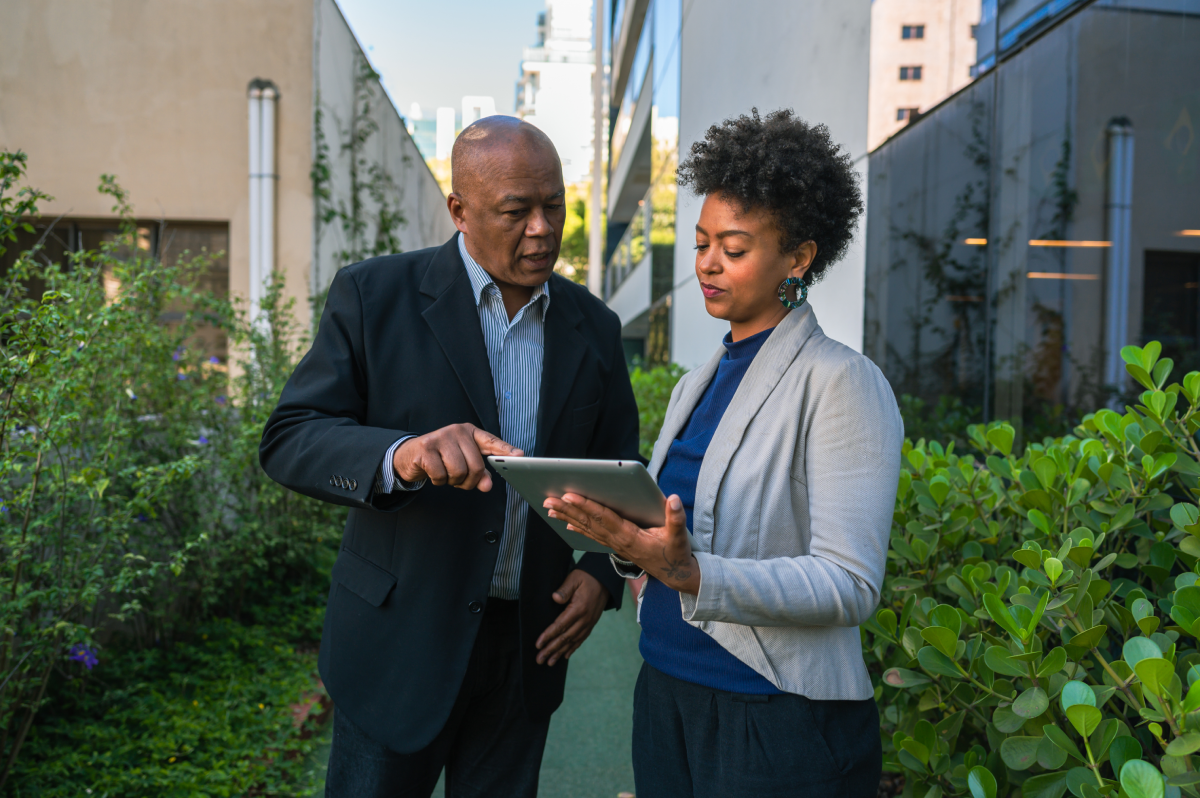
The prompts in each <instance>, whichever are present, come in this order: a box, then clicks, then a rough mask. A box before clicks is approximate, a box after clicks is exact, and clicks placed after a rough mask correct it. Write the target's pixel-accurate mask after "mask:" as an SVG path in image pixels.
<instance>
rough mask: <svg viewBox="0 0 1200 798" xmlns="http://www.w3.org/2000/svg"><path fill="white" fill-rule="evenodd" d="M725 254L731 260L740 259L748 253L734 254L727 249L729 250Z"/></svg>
mask: <svg viewBox="0 0 1200 798" xmlns="http://www.w3.org/2000/svg"><path fill="white" fill-rule="evenodd" d="M725 254H726V255H727V256H729V257H731V258H740V257H742V256H743V255H745V254H746V253H745V252H744V251H743V252H732V251H730V250H728V249H727V250H725Z"/></svg>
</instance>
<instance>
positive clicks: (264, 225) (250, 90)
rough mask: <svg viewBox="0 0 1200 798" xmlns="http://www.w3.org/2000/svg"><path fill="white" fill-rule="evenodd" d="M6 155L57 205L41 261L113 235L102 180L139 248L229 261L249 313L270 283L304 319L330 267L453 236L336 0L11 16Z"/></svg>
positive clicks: (114, 2) (90, 2) (26, 5)
mask: <svg viewBox="0 0 1200 798" xmlns="http://www.w3.org/2000/svg"><path fill="white" fill-rule="evenodd" d="M0 147H4V148H6V149H10V150H17V149H20V150H24V151H25V152H26V153H28V155H29V173H28V178H29V182H30V183H31V184H32V185H35V186H37V187H38V188H40V189H42V190H44V191H46V192H47V193H49V194H51V195H52V196H53V197H54V200H53V201H51V202H48V203H46V204H45V205H44V206H43V207H42V213H43V214H44V216H43V219H42V220H40V221H39V224H40V225H46V224H49V220H55V219H57V220H58V221H57V224H56V226H55V229H54V231H53V233H52V234H51V236H50V237H49V238H48V239H47V240H48V242H49V245H50V247H51V251H53V248H54V247H57V248H58V250H59V251H62V250H74V249H78V248H80V247H87V248H91V247H94V246H97V245H98V243H99V242H100V241H102V240H104V239H105V237H107V236H111V235H112V234H113V230H114V227H115V224H114V219H113V212H112V208H111V205H112V202H111V199H110V198H108V197H105V196H101V195H100V194H99V193H97V191H96V186H97V184H98V182H99V178H100V175H101V174H102V173H110V174H114V175H116V177H117V179H118V181H119V182H120V184H121V185H122V186H124V187H125V188H126V189H127V190H128V191H129V193H130V197H131V199H132V202H133V204H134V206H135V211H136V213H137V215H138V218H139V225H140V227H141V229H142V231H143V233H144V235H143V237H142V238H143V241H144V246H145V247H146V248H148V249H151V250H153V251H155V252H157V253H158V254H159V255H160V256H162V257H164V258H173V257H176V256H177V255H178V254H179V253H181V252H182V251H183V250H184V249H190V250H192V251H193V252H196V251H199V250H200V249H201V248H202V247H203V248H207V249H208V250H209V251H210V252H223V253H225V254H224V256H223V257H222V258H221V259H220V260H219V261H218V262H217V264H216V271H215V272H214V275H213V277H214V280H215V282H216V284H217V285H218V287H222V288H225V289H227V290H228V291H229V292H231V293H232V294H234V295H237V296H240V297H243V298H245V299H247V300H249V301H250V302H252V303H253V302H256V301H257V300H258V298H259V297H260V296H261V295H262V291H263V286H264V285H265V283H266V282H267V281H268V280H269V279H270V278H271V274H272V272H275V271H278V272H280V273H282V274H283V276H284V279H285V281H286V282H285V292H286V294H287V295H289V296H292V297H294V298H296V299H297V300H299V301H298V302H297V310H298V312H299V314H300V315H301V316H302V317H303V318H304V319H306V318H307V316H308V313H309V302H308V300H309V298H310V297H314V296H319V295H320V294H321V293H322V292H323V291H324V289H325V288H326V287H327V286H328V285H329V283H330V281H332V279H333V275H334V273H335V272H336V270H337V269H338V268H340V267H341V266H344V265H346V264H347V263H350V262H352V261H354V260H358V259H361V258H363V257H367V256H370V255H372V254H376V253H382V252H390V251H397V250H412V249H417V248H421V247H426V246H430V245H434V244H440V243H442V242H444V241H445V240H446V239H448V238H449V237H450V235H451V234H452V233H453V231H454V227H453V224H452V223H451V222H450V219H449V218H448V215H447V214H446V212H445V209H444V198H443V195H442V192H441V190H440V189H439V188H438V184H437V182H436V181H435V180H434V178H433V175H432V174H431V173H430V172H429V169H428V168H427V167H426V165H425V162H424V160H423V159H422V158H421V156H420V153H419V152H418V150H417V147H416V146H415V145H414V144H413V141H412V138H411V136H410V134H409V133H408V131H407V130H406V129H405V124H404V120H403V119H402V118H401V117H400V115H399V114H398V113H397V112H396V109H395V108H394V107H393V106H392V104H391V102H390V100H389V99H388V97H387V95H386V94H385V93H384V91H383V89H382V87H381V86H380V84H379V81H378V79H377V78H376V76H375V74H374V72H373V70H372V69H371V67H370V65H369V63H368V61H367V59H366V56H365V54H364V53H363V51H362V49H361V48H360V47H359V44H358V42H357V41H356V40H355V38H354V35H353V34H352V33H351V31H350V28H349V26H348V25H347V24H346V20H345V19H344V18H343V16H342V14H341V12H340V11H339V9H338V7H337V4H336V3H335V2H334V0H260V1H259V2H255V3H251V4H247V3H241V2H235V0H209V2H205V3H194V2H188V0H158V2H155V3H143V2H135V1H134V0H57V1H56V2H50V1H49V0H32V1H31V2H22V3H6V4H5V10H4V25H3V26H0ZM43 230H44V228H43ZM40 232H41V231H39V235H40Z"/></svg>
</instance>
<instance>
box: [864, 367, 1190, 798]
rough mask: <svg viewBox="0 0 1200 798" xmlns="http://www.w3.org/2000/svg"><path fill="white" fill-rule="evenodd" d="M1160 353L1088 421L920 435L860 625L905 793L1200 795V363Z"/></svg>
mask: <svg viewBox="0 0 1200 798" xmlns="http://www.w3.org/2000/svg"><path fill="white" fill-rule="evenodd" d="M1160 352H1161V347H1160V346H1159V344H1158V343H1151V344H1148V345H1147V346H1146V347H1145V348H1144V349H1141V348H1138V347H1126V348H1125V349H1124V350H1122V353H1121V354H1122V356H1123V357H1124V358H1125V360H1126V362H1127V363H1128V366H1127V368H1128V370H1129V372H1130V374H1131V375H1132V376H1133V377H1134V379H1136V380H1137V382H1138V383H1140V384H1141V385H1142V386H1143V387H1144V388H1145V389H1146V390H1145V392H1144V393H1142V394H1141V396H1140V403H1139V404H1138V405H1137V406H1136V407H1127V408H1126V409H1125V410H1126V412H1125V413H1124V414H1121V413H1117V412H1114V411H1112V410H1107V409H1105V410H1099V411H1097V412H1096V413H1094V414H1089V415H1087V416H1085V417H1084V419H1083V422H1082V423H1081V424H1080V425H1079V426H1078V427H1077V428H1076V429H1075V430H1074V434H1071V435H1066V436H1063V437H1061V438H1054V439H1049V438H1048V439H1046V440H1044V441H1043V442H1042V443H1030V444H1029V445H1027V446H1025V447H1024V450H1023V451H1017V450H1015V449H1014V437H1015V431H1014V429H1013V427H1011V426H1010V425H1008V424H1005V423H992V424H989V425H986V426H972V427H969V428H968V439H969V441H970V445H971V447H972V448H973V449H974V452H973V453H965V452H962V453H960V452H958V451H956V448H957V447H955V446H953V445H950V446H946V447H943V446H942V445H941V444H939V443H937V442H934V441H925V440H923V439H922V440H918V441H917V443H916V444H915V445H914V444H912V443H911V442H906V444H905V446H904V458H903V459H904V465H903V470H902V473H901V478H900V487H899V495H898V496H897V500H896V509H895V517H894V525H893V528H892V541H891V543H892V545H891V551H890V552H889V554H888V570H887V578H886V581H885V585H884V591H883V599H882V604H881V607H880V609H879V610H878V611H877V613H876V615H875V617H874V619H873V620H871V621H870V622H868V623H867V624H865V625H864V627H863V630H862V635H863V645H864V655H865V656H866V658H867V661H868V665H869V667H870V668H871V670H872V672H873V676H874V678H875V680H876V684H877V687H876V697H877V699H878V700H879V703H880V707H881V710H882V725H883V728H882V732H883V735H884V739H885V752H886V756H885V767H887V768H888V769H889V770H893V771H902V772H903V773H904V774H905V776H906V788H905V794H906V795H912V796H917V797H918V798H919V797H920V796H925V798H938V796H942V795H966V794H970V795H972V796H975V798H983V797H984V796H988V797H989V798H991V797H992V796H997V795H1010V794H1016V793H1018V792H1019V794H1021V795H1024V796H1039V798H1040V797H1041V796H1062V795H1064V794H1066V792H1067V791H1070V792H1071V794H1073V795H1076V796H1088V797H1089V798H1094V797H1095V796H1099V795H1121V796H1128V798H1146V797H1147V796H1164V795H1178V794H1180V791H1182V792H1183V793H1186V794H1188V795H1196V794H1197V792H1196V785H1197V784H1198V783H1200V773H1197V764H1198V763H1197V761H1196V758H1195V757H1193V756H1192V754H1193V753H1194V752H1197V751H1200V687H1193V685H1194V683H1195V682H1196V681H1197V679H1198V678H1200V651H1198V650H1197V636H1200V584H1197V573H1200V567H1198V565H1197V563H1198V559H1197V558H1200V509H1198V508H1197V506H1196V497H1197V496H1198V495H1200V479H1198V478H1200V463H1198V462H1197V459H1198V458H1200V449H1198V448H1197V438H1196V432H1197V429H1200V373H1196V372H1193V373H1190V374H1188V375H1187V376H1186V377H1184V378H1183V380H1182V382H1181V383H1174V384H1170V385H1168V378H1169V376H1170V373H1171V370H1172V363H1171V361H1170V360H1166V359H1161V360H1160V359H1159V354H1160ZM1164 779H1165V783H1164ZM1018 788H1019V789H1018Z"/></svg>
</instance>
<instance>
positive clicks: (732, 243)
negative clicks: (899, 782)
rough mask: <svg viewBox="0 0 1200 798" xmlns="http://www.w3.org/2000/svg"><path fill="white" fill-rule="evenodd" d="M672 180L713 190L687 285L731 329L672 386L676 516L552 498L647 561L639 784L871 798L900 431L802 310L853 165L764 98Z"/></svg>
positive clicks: (585, 528) (840, 229) (698, 147)
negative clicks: (878, 633)
mask: <svg viewBox="0 0 1200 798" xmlns="http://www.w3.org/2000/svg"><path fill="white" fill-rule="evenodd" d="M679 183H680V185H681V186H686V187H688V188H690V189H691V190H692V191H694V192H695V193H696V194H697V195H698V196H701V197H703V198H704V204H703V208H702V210H701V212H700V221H699V223H698V224H697V225H696V279H697V281H698V282H699V284H700V290H701V291H702V293H703V294H704V305H705V309H706V310H707V311H708V312H709V314H710V315H712V316H714V317H716V318H718V319H723V320H725V321H728V322H729V333H728V334H727V335H726V336H725V338H724V340H723V341H721V342H720V345H719V346H718V348H717V351H716V352H715V353H714V354H713V356H712V357H711V358H710V359H709V361H708V363H707V364H705V365H704V366H702V367H700V368H698V369H695V370H694V371H691V372H689V373H688V374H687V375H685V376H684V377H683V379H682V380H680V382H679V384H678V386H676V388H675V391H674V393H673V394H672V395H671V403H670V405H669V407H668V409H667V414H666V419H665V421H664V424H663V428H662V432H661V434H660V436H659V438H658V442H657V443H656V444H655V447H654V456H653V458H652V460H651V462H650V467H649V470H650V473H651V474H652V475H654V477H655V478H656V479H657V480H658V484H659V487H661V488H662V490H663V494H664V495H666V496H668V497H669V498H668V499H667V507H666V525H665V526H664V527H661V528H652V529H642V528H639V527H638V526H637V525H636V524H634V523H632V522H630V521H627V520H625V519H623V518H621V517H619V516H618V515H616V514H615V513H613V512H612V511H611V510H609V509H607V508H605V507H602V506H599V505H597V504H596V503H594V502H591V501H589V500H587V499H585V498H584V497H581V496H577V495H573V494H568V495H566V496H564V497H563V498H562V499H550V500H547V503H546V506H547V507H548V508H550V510H551V511H552V514H553V515H555V516H556V517H559V518H563V519H565V520H566V521H567V522H568V523H569V525H570V526H571V528H573V529H575V530H577V531H579V532H582V533H583V534H585V535H588V536H589V537H591V538H593V539H595V540H596V541H598V542H600V543H603V544H605V545H606V546H609V547H610V548H611V549H612V550H613V551H614V552H615V553H614V554H613V555H612V559H613V564H614V566H615V567H616V568H617V570H618V571H619V572H621V573H622V574H623V575H625V576H628V577H637V576H640V575H641V574H642V573H646V574H649V579H648V581H647V583H646V586H645V588H644V589H643V590H642V594H641V597H640V600H639V607H638V614H639V621H640V622H641V625H642V637H641V652H642V656H643V658H644V660H645V663H644V665H643V666H642V671H641V674H640V675H639V677H638V683H637V688H636V691H635V694H634V731H633V764H634V772H635V776H636V784H637V794H638V795H644V796H647V798H670V797H672V796H697V797H701V796H703V797H707V796H713V798H716V796H722V798H726V797H728V796H754V798H768V797H769V796H822V797H825V796H839V797H841V798H846V797H847V796H850V797H855V796H864V797H865V796H874V795H875V794H876V791H877V789H878V785H879V776H880V768H881V763H882V755H881V749H880V739H879V714H878V710H877V708H876V706H875V701H874V693H873V690H872V686H871V681H870V678H869V677H868V676H867V669H866V665H865V663H864V662H863V657H862V647H861V644H860V640H859V631H858V625H859V624H860V623H862V622H864V621H866V620H867V619H868V618H870V617H871V615H872V613H873V612H874V610H875V607H876V605H877V604H878V602H879V594H880V587H881V585H882V583H883V575H884V565H885V559H886V554H887V546H888V538H889V531H890V529H891V523H892V508H893V505H894V502H895V498H896V486H897V482H898V480H899V472H900V447H901V443H902V441H903V437H904V431H903V425H902V423H901V421H900V413H899V411H898V409H897V407H896V400H895V397H894V395H893V394H892V390H891V388H890V386H889V385H888V383H887V381H886V380H885V379H884V377H883V375H882V374H881V373H880V371H879V369H878V368H876V367H875V365H874V364H873V363H872V362H871V361H870V360H868V359H867V358H866V357H864V356H862V355H860V354H859V353H857V352H855V351H854V350H852V349H850V348H849V347H847V346H843V345H842V344H840V343H838V342H837V341H834V340H832V339H830V338H827V337H826V336H825V334H824V333H823V332H821V328H820V326H819V325H818V324H817V317H816V314H815V313H814V311H813V308H812V306H811V305H809V304H808V302H807V296H808V288H809V286H811V285H812V284H813V283H814V282H816V281H818V280H820V279H821V277H822V276H824V274H825V273H826V271H827V270H829V269H830V268H833V267H834V265H835V264H836V263H837V261H838V260H839V259H840V258H841V257H842V255H843V254H844V253H845V252H846V247H847V246H848V245H849V243H850V240H851V238H852V235H853V231H854V229H855V226H856V223H857V220H858V218H859V216H860V215H861V214H862V210H863V206H862V195H861V192H860V190H859V187H858V175H857V174H855V172H854V170H853V169H852V168H851V163H850V159H849V157H848V156H847V155H846V154H844V153H843V152H842V151H841V150H840V149H839V147H838V146H837V145H836V144H835V143H834V142H833V141H832V139H831V138H830V135H829V131H828V129H827V128H826V127H825V126H824V125H809V124H807V123H805V122H804V121H802V120H801V119H798V118H797V117H795V116H794V115H793V114H792V112H791V111H786V110H784V111H776V112H774V113H771V114H768V115H766V116H765V117H760V116H759V114H758V111H757V110H755V111H753V112H752V113H751V115H749V116H740V117H738V118H736V119H728V120H726V121H725V122H723V123H722V124H720V125H715V126H713V127H711V128H710V129H709V130H708V132H707V134H706V135H705V137H704V140H703V141H699V142H697V143H695V144H694V145H692V149H691V154H690V157H688V158H686V159H685V160H684V161H683V163H682V164H680V167H679Z"/></svg>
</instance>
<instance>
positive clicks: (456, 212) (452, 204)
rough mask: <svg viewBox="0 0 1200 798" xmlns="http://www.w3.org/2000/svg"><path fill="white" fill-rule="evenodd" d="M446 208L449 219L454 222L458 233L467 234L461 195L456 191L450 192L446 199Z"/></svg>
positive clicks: (464, 208) (464, 204)
mask: <svg viewBox="0 0 1200 798" xmlns="http://www.w3.org/2000/svg"><path fill="white" fill-rule="evenodd" d="M446 208H447V210H449V211H450V218H451V219H453V220H454V226H455V227H457V228H458V231H459V232H460V233H465V232H467V219H466V202H465V200H464V199H463V195H462V194H459V193H458V192H457V191H451V192H450V196H448V197H446Z"/></svg>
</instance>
